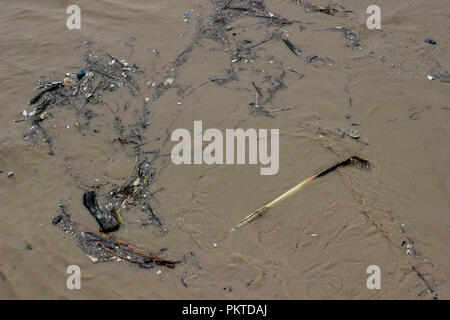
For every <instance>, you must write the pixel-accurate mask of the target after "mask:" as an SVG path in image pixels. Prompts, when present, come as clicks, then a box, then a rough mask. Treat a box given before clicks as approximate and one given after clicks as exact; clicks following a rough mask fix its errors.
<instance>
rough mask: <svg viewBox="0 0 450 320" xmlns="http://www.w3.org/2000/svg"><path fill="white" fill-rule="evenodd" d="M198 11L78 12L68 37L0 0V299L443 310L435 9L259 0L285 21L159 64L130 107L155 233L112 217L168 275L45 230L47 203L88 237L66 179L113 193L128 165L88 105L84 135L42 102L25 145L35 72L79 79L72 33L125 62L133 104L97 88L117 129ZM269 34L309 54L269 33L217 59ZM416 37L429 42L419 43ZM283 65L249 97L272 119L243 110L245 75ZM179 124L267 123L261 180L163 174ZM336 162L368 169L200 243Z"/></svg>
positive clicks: (75, 186)
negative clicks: (73, 280) (372, 269)
mask: <svg viewBox="0 0 450 320" xmlns="http://www.w3.org/2000/svg"><path fill="white" fill-rule="evenodd" d="M216 2H218V1H213V2H210V1H207V0H199V1H193V0H188V1H179V0H177V1H160V0H152V1H144V0H139V1H132V2H130V1H127V2H125V1H118V0H102V1H95V2H93V1H84V0H83V1H77V3H78V5H79V6H80V8H81V30H68V29H67V28H66V26H65V22H66V19H67V17H68V15H67V14H66V8H67V6H69V5H70V4H71V2H70V1H50V0H42V1H39V2H38V1H30V0H24V1H9V0H3V1H1V3H0V16H1V18H0V26H1V29H0V30H1V33H0V39H1V41H0V49H1V50H0V62H1V63H0V74H1V76H0V79H1V91H0V106H1V110H0V170H1V171H3V173H1V174H0V204H1V205H0V298H2V299H4V298H12V299H82V298H87V299H170V298H175V299H191V298H194V299H228V298H231V299H244V298H247V299H253V298H255V299H431V298H432V294H431V293H430V292H429V290H428V289H429V288H428V287H427V286H428V285H429V286H430V288H431V289H432V290H434V291H435V293H437V294H438V296H439V298H440V299H448V298H449V297H450V287H449V283H448V279H449V277H450V255H449V254H448V253H449V243H450V215H449V213H450V210H449V209H450V191H449V190H450V167H449V161H448V159H449V158H450V149H449V148H448V141H449V137H450V135H449V133H450V105H449V97H450V91H449V89H450V87H449V85H450V84H449V83H446V82H443V81H439V80H433V81H430V80H428V79H427V75H432V74H438V73H444V72H445V71H449V70H450V61H449V54H448V53H449V52H450V45H449V41H448V31H449V28H450V19H449V17H450V11H449V7H448V1H445V0H437V1H432V2H430V1H424V0H413V1H387V0H384V1H374V2H376V3H372V2H369V1H356V0H352V1H337V3H338V4H340V5H342V6H344V7H345V8H346V9H348V10H352V11H353V12H354V13H355V14H356V15H352V16H351V17H339V16H331V15H327V14H324V13H320V12H305V10H304V8H303V7H302V6H299V5H298V4H296V3H295V2H292V1H289V0H266V1H264V3H265V5H266V8H267V11H268V12H272V13H276V14H279V15H281V16H283V17H284V18H287V19H292V20H298V21H299V23H294V24H290V25H283V26H271V27H267V21H263V20H264V19H262V18H255V17H241V18H239V19H236V20H235V21H233V22H232V23H231V25H232V26H233V29H232V30H229V31H227V35H228V39H229V42H228V44H224V43H223V42H220V41H213V40H211V39H205V38H200V39H197V40H196V41H197V42H195V43H196V44H195V45H194V47H193V49H192V51H191V52H190V54H189V55H188V58H187V61H186V62H185V63H184V64H182V65H181V66H180V67H179V69H178V70H177V74H176V79H175V84H176V87H174V88H170V89H168V90H167V91H165V92H164V94H163V95H162V96H161V97H160V98H159V99H156V100H152V102H151V103H150V104H149V106H148V107H149V110H150V118H149V120H150V123H151V124H150V126H149V127H148V128H147V129H146V132H145V134H146V136H145V141H146V142H147V144H146V145H145V146H143V147H142V150H143V151H145V152H152V151H155V150H158V149H159V148H160V149H161V152H160V156H159V157H158V158H157V159H156V161H155V162H154V167H155V170H156V179H155V181H154V182H153V184H152V190H154V191H156V190H159V189H161V188H163V189H162V190H161V191H159V192H157V193H156V194H155V195H154V196H153V198H152V200H151V204H152V206H153V208H154V210H155V213H156V214H157V215H158V216H159V217H160V218H161V220H162V222H163V228H157V227H155V226H154V225H149V226H146V227H144V226H143V225H142V223H141V222H140V221H141V219H142V218H143V216H142V213H141V212H140V211H139V210H138V209H137V208H135V207H132V208H131V209H129V210H127V211H125V212H123V217H124V220H125V223H126V229H125V228H122V229H121V230H120V231H118V232H117V233H116V235H117V236H119V237H121V238H123V239H127V240H129V241H131V242H133V243H134V244H136V245H139V246H140V247H142V248H145V249H148V250H149V251H152V252H155V253H156V252H158V251H159V250H160V249H162V248H167V249H168V250H166V251H164V252H163V253H162V256H163V257H165V258H168V259H175V260H177V259H181V258H183V257H185V259H184V261H183V263H181V264H179V265H177V267H176V268H175V269H167V268H164V267H155V268H154V269H150V270H147V269H141V268H139V267H137V266H135V265H130V264H128V263H127V262H117V261H114V262H106V263H93V262H92V261H91V260H90V259H88V258H87V257H86V256H85V255H84V254H83V252H82V251H81V250H80V249H79V248H78V247H77V245H76V243H75V241H74V239H72V238H71V237H70V236H67V235H64V234H62V233H61V231H60V229H59V228H57V227H55V226H53V225H52V224H51V223H50V221H51V218H52V216H54V215H55V214H56V213H57V210H58V204H59V203H61V202H64V203H66V204H68V208H69V210H70V214H71V215H72V217H73V218H74V219H76V220H77V221H80V222H82V223H85V224H87V225H91V226H95V221H94V220H93V218H92V217H91V216H90V215H89V213H88V211H87V210H86V209H85V208H84V207H83V204H82V200H81V199H82V194H83V190H82V189H81V188H80V186H85V185H93V184H95V183H96V182H94V181H97V180H95V179H98V181H99V182H100V183H112V184H120V183H122V182H123V181H125V180H126V179H127V178H128V177H129V174H130V171H131V170H132V168H133V164H134V155H133V152H132V149H131V147H130V146H128V145H120V144H119V145H117V144H113V143H111V141H112V140H113V139H115V138H117V134H116V133H115V131H114V130H113V129H111V128H112V127H113V114H112V112H111V110H109V109H108V108H107V107H105V105H103V104H99V105H92V106H89V108H90V109H91V110H92V111H93V112H94V113H95V114H96V115H97V116H96V117H95V118H94V119H93V120H92V121H91V123H90V125H89V128H90V129H89V130H90V131H89V130H88V134H86V135H82V134H81V133H80V131H79V130H77V128H76V126H75V125H74V123H75V122H76V121H77V119H76V116H75V113H74V111H73V110H72V109H70V108H68V107H55V108H53V109H50V110H51V113H52V115H53V117H49V118H48V119H47V120H45V121H44V122H43V125H44V126H45V127H46V128H47V131H48V134H49V135H50V136H51V137H52V138H53V140H52V141H53V148H54V155H53V156H52V155H49V154H48V146H47V145H46V144H45V143H44V142H42V141H41V142H39V143H37V144H32V143H30V142H29V141H24V139H23V133H24V132H25V131H26V130H27V129H29V127H30V126H31V124H30V123H29V122H17V123H15V122H13V120H15V119H23V116H22V115H21V114H22V111H23V110H24V109H27V110H28V111H30V106H28V105H27V103H28V101H29V100H30V99H31V98H32V96H33V88H34V86H35V83H36V81H37V80H39V79H40V77H41V76H43V77H45V78H48V77H53V78H54V79H59V80H60V79H62V77H64V74H65V73H66V72H77V71H79V70H80V68H81V66H82V62H81V59H80V56H81V55H82V54H83V52H84V50H85V47H84V46H83V42H84V41H86V40H90V41H92V48H93V50H103V51H105V52H108V53H110V54H111V55H113V56H115V57H120V58H121V59H126V60H127V61H128V62H129V63H135V64H136V65H138V66H139V67H140V68H141V70H143V73H140V74H139V75H138V77H137V79H138V82H139V85H140V87H141V92H140V94H139V95H137V96H136V97H132V96H130V95H129V94H128V93H127V92H126V90H125V91H124V90H118V91H115V92H111V93H104V94H103V97H102V99H104V101H105V102H106V103H107V104H108V105H109V106H111V107H112V108H113V111H115V110H116V108H117V107H119V110H118V111H117V112H118V114H119V115H120V116H121V118H122V119H123V121H124V123H126V124H129V123H131V122H132V121H133V119H135V116H136V113H138V112H139V110H141V108H142V105H143V101H144V98H145V97H152V93H153V90H154V89H153V88H151V87H150V88H149V87H148V86H146V82H147V81H149V80H152V79H153V73H154V70H153V66H154V65H153V63H154V61H155V62H156V70H157V73H156V75H157V81H159V82H160V81H162V80H163V79H164V75H165V74H167V72H169V71H170V68H171V66H172V64H171V61H173V60H174V59H176V57H177V56H178V55H179V54H180V53H182V51H183V50H184V49H185V48H187V47H188V46H189V45H191V44H192V43H193V41H195V39H196V37H197V31H198V28H197V26H198V22H197V20H198V19H202V22H201V24H203V25H207V23H208V18H209V17H210V16H211V15H212V16H214V14H213V10H214V3H216ZM235 2H236V5H238V2H239V1H235ZM320 3H321V4H323V5H327V4H328V3H327V2H325V1H321V2H320ZM370 4H377V5H378V6H380V8H381V18H382V19H381V27H382V29H381V30H369V29H368V28H367V27H366V19H367V17H368V15H367V14H366V8H367V7H368V6H369V5H370ZM338 8H339V7H338ZM192 9H193V11H191V10H192ZM186 12H189V13H190V15H191V18H190V21H189V22H185V21H184V18H183V16H184V14H185V13H186ZM300 26H302V28H300ZM336 26H343V27H347V28H351V29H352V30H355V31H357V32H358V34H359V37H360V39H361V43H362V45H363V46H364V47H363V49H362V50H358V49H352V48H350V47H348V45H347V44H348V41H347V40H346V39H345V38H344V35H343V33H341V32H336V31H330V30H329V29H328V28H332V27H336ZM275 30H276V31H277V32H279V34H281V35H283V37H287V38H288V39H290V40H291V41H292V42H293V43H295V44H297V45H298V46H299V47H300V48H301V49H302V50H303V51H304V52H305V55H318V56H319V57H321V58H327V59H325V60H323V61H316V62H312V63H308V62H306V61H305V59H300V58H298V57H296V56H295V55H294V54H293V53H292V52H290V51H289V50H288V49H287V47H286V46H285V45H284V44H283V43H282V42H281V41H280V39H273V40H271V41H268V42H267V43H264V44H262V45H260V46H258V47H257V48H255V49H257V50H255V57H254V59H250V60H249V61H248V63H245V61H239V62H237V63H232V57H231V55H230V52H232V50H233V48H234V47H233V44H234V43H236V42H239V41H243V40H246V39H247V40H248V39H250V40H252V41H253V42H252V43H255V44H256V43H258V42H260V41H263V40H265V39H267V37H268V36H269V35H270V34H271V33H272V32H274V31H275ZM233 33H235V35H233ZM427 38H432V39H434V40H436V41H437V44H436V45H431V44H428V43H425V42H424V40H425V39H427ZM153 49H156V50H158V52H159V53H160V55H159V56H158V57H156V56H155V54H154V53H153ZM324 61H325V62H324ZM233 68H236V72H237V78H236V79H234V80H232V81H229V82H227V83H225V84H223V85H218V84H217V83H214V82H210V81H209V82H208V79H210V78H216V79H219V78H226V77H227V72H228V71H227V70H230V69H233ZM289 69H292V70H295V71H296V72H292V71H287V73H286V75H285V78H284V80H283V82H284V83H285V85H286V87H287V88H284V89H283V90H280V91H279V92H278V93H277V94H276V96H275V98H274V99H273V101H272V102H269V103H266V104H265V108H266V109H267V110H270V111H275V112H273V113H272V114H273V115H275V117H273V118H272V117H267V116H264V115H262V114H258V113H257V114H252V115H250V112H249V105H248V104H249V103H251V102H254V101H255V90H254V87H253V86H252V81H255V83H256V84H257V85H258V86H260V87H261V88H262V89H264V90H266V89H267V88H268V87H269V85H270V81H264V75H271V76H272V77H273V78H272V80H273V79H274V78H277V77H279V76H280V74H281V73H282V71H283V70H289ZM262 70H264V72H262ZM262 73H263V74H262ZM192 89H195V90H192ZM177 102H181V103H182V104H177ZM125 104H128V106H129V107H128V109H127V110H125V108H124V105H125ZM280 108H286V109H288V110H285V111H276V110H278V109H280ZM194 120H202V121H203V126H204V128H218V129H220V130H225V129H226V128H237V127H239V128H244V129H246V128H256V129H258V128H269V129H270V128H279V129H280V169H279V172H278V174H276V175H274V176H261V175H260V174H259V166H255V165H234V166H233V165H214V166H208V165H195V166H194V165H181V166H176V165H174V164H172V162H171V160H170V157H169V156H167V154H170V152H171V148H172V146H173V145H172V143H171V142H170V141H169V142H164V141H166V140H167V135H168V134H170V133H171V132H172V130H174V129H176V128H187V129H189V130H191V131H192V130H193V121H194ZM352 124H357V125H352ZM351 128H357V129H358V130H359V132H360V134H361V137H360V138H359V139H358V140H354V139H351V138H350V137H348V136H343V135H342V133H343V130H346V129H351ZM93 129H96V130H97V131H98V132H93V131H92V130H93ZM352 154H357V155H359V156H362V157H365V158H367V159H369V160H370V162H371V164H372V168H371V170H370V171H362V170H359V169H357V168H353V167H348V168H342V169H339V170H338V171H337V172H334V173H332V174H330V175H327V176H325V177H323V178H321V179H318V180H316V181H314V182H313V183H311V184H310V185H308V186H307V187H306V188H305V189H304V190H302V191H301V192H299V193H297V194H296V195H295V196H293V197H291V198H289V199H288V200H286V201H285V202H283V203H281V204H279V205H278V206H277V207H275V208H273V209H272V210H270V212H268V213H267V214H266V215H265V216H264V217H262V218H260V219H258V220H256V221H254V222H252V223H251V224H249V225H247V226H245V227H243V228H241V229H238V230H237V231H235V232H234V233H232V234H231V235H230V236H229V237H227V238H226V239H224V240H220V241H219V240H217V236H218V235H219V234H220V233H221V232H223V231H224V230H227V229H229V228H230V227H232V226H233V225H234V224H235V223H236V222H238V221H239V220H240V219H241V218H242V217H244V216H246V215H247V214H249V213H250V212H252V211H253V210H255V209H257V208H259V207H261V206H262V205H264V204H265V203H267V202H268V201H270V200H273V199H274V198H275V197H276V196H278V195H279V194H281V193H282V192H284V191H286V190H288V189H289V188H290V187H292V186H293V185H295V184H296V183H298V182H300V181H301V180H303V179H305V178H307V177H309V176H311V175H312V174H314V173H315V172H317V171H318V170H321V169H324V168H326V167H327V166H329V165H332V164H334V163H335V162H337V161H338V160H342V159H343V158H345V157H346V156H349V155H352ZM149 155H150V156H151V153H149ZM9 171H13V172H14V173H15V174H14V176H13V177H10V178H8V177H7V173H8V172H9ZM402 225H404V227H403V230H404V231H405V232H406V234H407V236H408V237H409V238H410V239H411V240H413V241H414V248H413V249H414V250H415V252H416V254H414V252H413V253H412V254H408V253H407V252H406V251H407V248H406V247H405V246H402V243H403V242H404V241H406V242H408V241H409V240H408V238H407V236H406V234H405V233H404V232H402ZM214 243H216V244H217V246H215V245H214ZM403 244H404V243H403ZM69 265H78V266H79V267H80V268H81V276H82V278H81V290H68V289H67V288H66V279H67V276H68V275H67V274H66V268H67V267H68V266H69ZM370 265H378V266H379V267H380V269H381V289H380V290H369V289H368V288H367V286H366V280H367V278H368V276H369V274H367V273H366V269H367V267H368V266H370ZM414 269H415V270H417V271H418V272H419V273H420V275H421V276H419V275H418V273H417V272H416V271H414ZM159 270H161V271H162V273H161V274H159V275H157V272H158V271H159ZM182 277H184V279H186V280H185V283H186V285H187V287H185V286H184V285H183V283H182V282H181V280H180V279H181V278H182ZM424 279H425V281H424Z"/></svg>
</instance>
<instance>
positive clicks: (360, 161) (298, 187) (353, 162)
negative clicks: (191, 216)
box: [225, 156, 369, 234]
mask: <svg viewBox="0 0 450 320" xmlns="http://www.w3.org/2000/svg"><path fill="white" fill-rule="evenodd" d="M356 164H358V165H360V166H361V167H362V168H369V162H368V161H367V160H365V159H362V158H360V157H357V156H354V157H350V158H348V159H347V160H344V161H342V162H339V163H337V164H335V165H334V166H331V167H330V168H328V169H326V170H323V171H321V172H319V173H317V174H315V175H313V176H312V177H309V178H308V179H306V180H304V181H303V182H301V183H300V184H298V185H296V186H295V187H293V188H291V189H289V190H288V191H286V192H285V193H283V194H282V195H281V196H279V197H278V198H276V199H275V200H273V201H271V202H269V203H268V204H266V205H265V206H264V207H261V208H259V209H258V210H256V211H254V212H253V213H251V214H249V215H248V216H247V217H245V218H244V219H242V220H241V221H240V222H239V223H238V224H237V225H235V226H234V227H233V228H231V229H230V230H228V232H225V234H227V233H231V232H233V231H235V230H236V229H238V228H240V227H242V226H244V225H246V224H247V223H249V222H251V221H253V220H255V219H256V218H258V217H260V216H261V215H263V214H264V213H265V212H267V211H268V210H269V209H270V208H272V207H274V206H276V205H277V204H279V203H280V202H282V201H283V200H285V199H287V198H288V197H289V196H291V195H293V194H294V193H296V192H298V191H300V190H301V189H302V188H303V187H305V186H306V185H307V184H308V183H310V182H311V181H313V180H314V179H316V178H320V177H322V176H324V175H326V174H328V173H330V172H332V171H334V170H336V169H337V168H339V167H343V166H348V165H356Z"/></svg>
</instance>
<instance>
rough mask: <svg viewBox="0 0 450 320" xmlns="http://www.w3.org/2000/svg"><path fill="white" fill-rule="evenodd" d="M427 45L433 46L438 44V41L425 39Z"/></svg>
mask: <svg viewBox="0 0 450 320" xmlns="http://www.w3.org/2000/svg"><path fill="white" fill-rule="evenodd" d="M425 42H426V43H429V44H432V45H433V46H434V45H436V44H437V42H436V41H434V40H433V39H425Z"/></svg>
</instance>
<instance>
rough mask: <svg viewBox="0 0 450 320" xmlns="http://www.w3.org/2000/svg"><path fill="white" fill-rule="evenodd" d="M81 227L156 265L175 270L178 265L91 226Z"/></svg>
mask: <svg viewBox="0 0 450 320" xmlns="http://www.w3.org/2000/svg"><path fill="white" fill-rule="evenodd" d="M80 225H82V226H83V227H84V228H86V229H89V230H90V231H92V232H94V233H95V234H97V235H98V236H101V237H104V238H108V239H110V240H112V241H114V242H116V243H117V244H120V245H122V246H124V247H127V248H128V249H130V250H132V251H134V252H136V253H138V254H141V255H144V256H146V257H148V258H150V259H152V260H153V261H155V263H156V264H159V265H163V266H166V267H168V268H175V264H176V263H177V262H175V261H168V260H164V259H161V258H159V257H157V256H154V255H152V254H150V253H148V252H145V251H144V250H141V249H139V248H137V247H135V246H133V245H132V244H130V243H128V242H125V241H123V240H120V239H117V238H115V237H113V236H110V235H109V234H106V233H103V232H101V231H97V230H95V229H94V228H91V227H89V226H87V225H85V224H82V223H80Z"/></svg>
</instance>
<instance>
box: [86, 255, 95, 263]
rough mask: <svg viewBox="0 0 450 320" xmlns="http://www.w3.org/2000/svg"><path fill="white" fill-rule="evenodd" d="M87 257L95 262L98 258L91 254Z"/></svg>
mask: <svg viewBox="0 0 450 320" xmlns="http://www.w3.org/2000/svg"><path fill="white" fill-rule="evenodd" d="M87 257H88V258H89V259H91V261H92V262H93V263H97V262H98V259H97V258H96V257H93V256H87Z"/></svg>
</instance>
